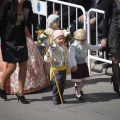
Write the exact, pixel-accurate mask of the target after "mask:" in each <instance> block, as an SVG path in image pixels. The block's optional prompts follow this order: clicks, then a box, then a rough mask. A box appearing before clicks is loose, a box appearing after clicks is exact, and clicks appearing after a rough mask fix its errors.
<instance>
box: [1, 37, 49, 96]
mask: <svg viewBox="0 0 120 120" xmlns="http://www.w3.org/2000/svg"><path fill="white" fill-rule="evenodd" d="M27 47H28V57H29V59H28V66H27V76H26V81H25V86H24V93H31V92H35V91H38V90H41V89H43V88H44V87H47V86H49V85H50V82H49V79H48V78H47V76H46V75H45V70H44V67H43V63H44V61H43V58H42V56H41V55H40V52H39V50H38V48H37V47H36V45H35V44H34V42H33V41H32V40H30V39H29V38H28V39H27ZM0 55H1V53H0ZM0 59H1V57H0ZM0 65H1V66H0V67H1V68H0V69H1V71H0V74H1V75H2V72H3V71H4V70H5V68H6V67H7V63H4V62H3V61H2V60H0ZM3 66H4V67H3ZM18 74H19V67H18V65H17V68H16V70H15V72H14V73H13V74H12V75H11V77H10V80H8V82H7V86H6V91H7V93H10V94H15V93H16V92H17V91H18V82H19V80H18Z"/></svg>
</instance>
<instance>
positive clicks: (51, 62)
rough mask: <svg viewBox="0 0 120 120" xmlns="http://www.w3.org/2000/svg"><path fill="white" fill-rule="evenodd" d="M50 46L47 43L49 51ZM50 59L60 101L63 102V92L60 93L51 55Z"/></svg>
mask: <svg viewBox="0 0 120 120" xmlns="http://www.w3.org/2000/svg"><path fill="white" fill-rule="evenodd" d="M48 48H49V46H48V45H47V46H46V51H48ZM49 61H50V65H51V68H52V70H53V76H54V79H55V83H56V86H57V89H58V93H59V96H60V101H61V103H62V104H63V99H62V96H61V93H60V88H59V86H58V81H57V78H56V75H55V72H54V69H53V65H52V60H51V58H50V56H49Z"/></svg>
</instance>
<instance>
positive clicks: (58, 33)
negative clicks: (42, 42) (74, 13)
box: [44, 30, 69, 105]
mask: <svg viewBox="0 0 120 120" xmlns="http://www.w3.org/2000/svg"><path fill="white" fill-rule="evenodd" d="M51 38H52V40H53V44H52V45H51V46H50V47H49V49H48V51H47V52H46V55H45V56H44V60H45V61H46V62H49V57H50V58H51V61H52V66H51V69H50V78H51V79H52V80H53V94H52V97H53V103H54V104H55V105H57V104H60V97H59V94H58V89H57V86H56V83H55V78H54V76H53V72H54V73H55V75H56V78H57V81H58V86H59V88H60V93H61V96H62V99H63V92H64V88H65V83H66V67H67V66H68V65H69V63H68V61H69V55H68V49H67V47H66V46H65V45H64V41H65V37H64V33H63V32H62V30H55V31H53V33H52V35H51ZM63 102H64V99H63Z"/></svg>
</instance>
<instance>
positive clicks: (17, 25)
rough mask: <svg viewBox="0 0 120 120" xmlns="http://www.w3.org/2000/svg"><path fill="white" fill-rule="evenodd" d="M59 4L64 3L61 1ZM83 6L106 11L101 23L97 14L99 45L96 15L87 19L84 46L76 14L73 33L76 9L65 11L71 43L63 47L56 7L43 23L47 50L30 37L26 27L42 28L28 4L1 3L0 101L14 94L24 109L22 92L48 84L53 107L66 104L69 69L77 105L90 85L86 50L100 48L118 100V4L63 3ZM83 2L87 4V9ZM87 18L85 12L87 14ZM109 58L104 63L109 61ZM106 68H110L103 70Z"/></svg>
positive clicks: (97, 0)
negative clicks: (88, 30)
mask: <svg viewBox="0 0 120 120" xmlns="http://www.w3.org/2000/svg"><path fill="white" fill-rule="evenodd" d="M62 1H64V0H62ZM65 2H70V3H74V4H78V5H82V6H83V7H85V9H86V11H87V10H89V9H90V8H93V7H94V8H97V9H100V10H104V11H105V16H106V17H105V19H103V16H102V15H98V23H99V32H100V33H101V42H100V44H96V42H95V38H96V36H95V23H96V15H95V14H94V13H92V14H91V19H90V24H91V34H92V35H91V44H88V43H87V33H86V31H85V30H83V19H84V17H83V15H82V13H81V11H78V16H79V17H78V30H76V18H75V16H74V15H75V12H76V10H75V9H70V13H71V14H72V15H71V23H70V24H71V28H70V31H71V35H72V36H73V39H71V41H72V42H71V44H70V45H69V46H66V44H65V34H64V32H63V30H61V29H60V15H61V13H60V10H59V9H60V8H59V6H58V8H57V12H56V13H55V14H50V15H49V16H48V18H47V21H46V23H44V22H43V23H42V24H44V26H46V29H45V31H44V32H46V33H47V34H48V35H49V36H50V37H49V48H48V49H46V47H45V44H44V43H42V44H41V45H39V46H36V44H35V42H34V41H36V40H34V39H36V38H34V39H33V38H32V35H31V32H30V25H31V24H33V26H34V29H35V31H38V30H39V29H42V26H41V27H40V26H39V24H38V20H37V19H36V15H35V14H34V13H33V11H32V6H31V2H30V1H28V0H1V1H0V37H1V45H0V49H1V50H0V97H1V98H2V99H4V100H7V93H10V94H16V96H17V98H18V100H20V102H21V103H23V104H29V101H28V100H27V99H26V98H25V95H24V94H25V93H31V92H35V91H38V90H41V89H42V88H44V87H47V86H49V85H50V80H52V85H53V93H52V98H53V103H54V104H55V105H57V104H60V103H61V102H63V103H64V102H65V100H64V95H63V94H64V89H65V83H66V76H67V69H68V68H70V69H71V81H72V82H74V83H75V84H74V85H75V94H76V98H77V99H78V100H82V101H84V100H85V96H84V93H83V87H84V86H85V85H86V84H87V83H88V81H89V80H90V76H89V71H88V66H87V63H86V62H85V58H86V57H87V50H88V49H90V50H92V51H95V50H99V49H105V48H107V49H105V50H107V55H108V53H110V54H111V59H112V71H113V76H112V78H111V81H112V82H113V87H114V91H115V92H117V93H118V94H119V95H120V67H119V63H120V41H119V37H120V26H119V23H120V19H119V18H120V17H119V16H120V15H119V11H120V10H119V9H120V0H73V1H72V0H70V1H69V0H67V1H65ZM86 3H88V4H87V5H86ZM62 12H63V13H62V14H63V16H62V17H63V27H64V28H67V27H68V26H67V25H68V23H67V22H68V17H67V15H66V14H67V12H68V11H67V9H66V6H63V11H62ZM86 14H87V12H86ZM108 59H109V58H108ZM107 67H110V65H107Z"/></svg>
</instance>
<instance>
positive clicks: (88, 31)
mask: <svg viewBox="0 0 120 120" xmlns="http://www.w3.org/2000/svg"><path fill="white" fill-rule="evenodd" d="M91 12H96V43H98V13H101V14H104V13H105V12H104V11H102V10H98V9H90V10H89V11H88V14H87V35H88V43H90V38H91V34H90V13H91ZM104 17H105V15H104ZM96 52H97V55H96V56H93V55H91V52H90V50H88V67H89V72H91V59H95V60H99V61H102V62H105V63H112V61H111V60H107V59H106V58H99V56H98V51H96ZM105 54H106V52H104V56H105Z"/></svg>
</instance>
